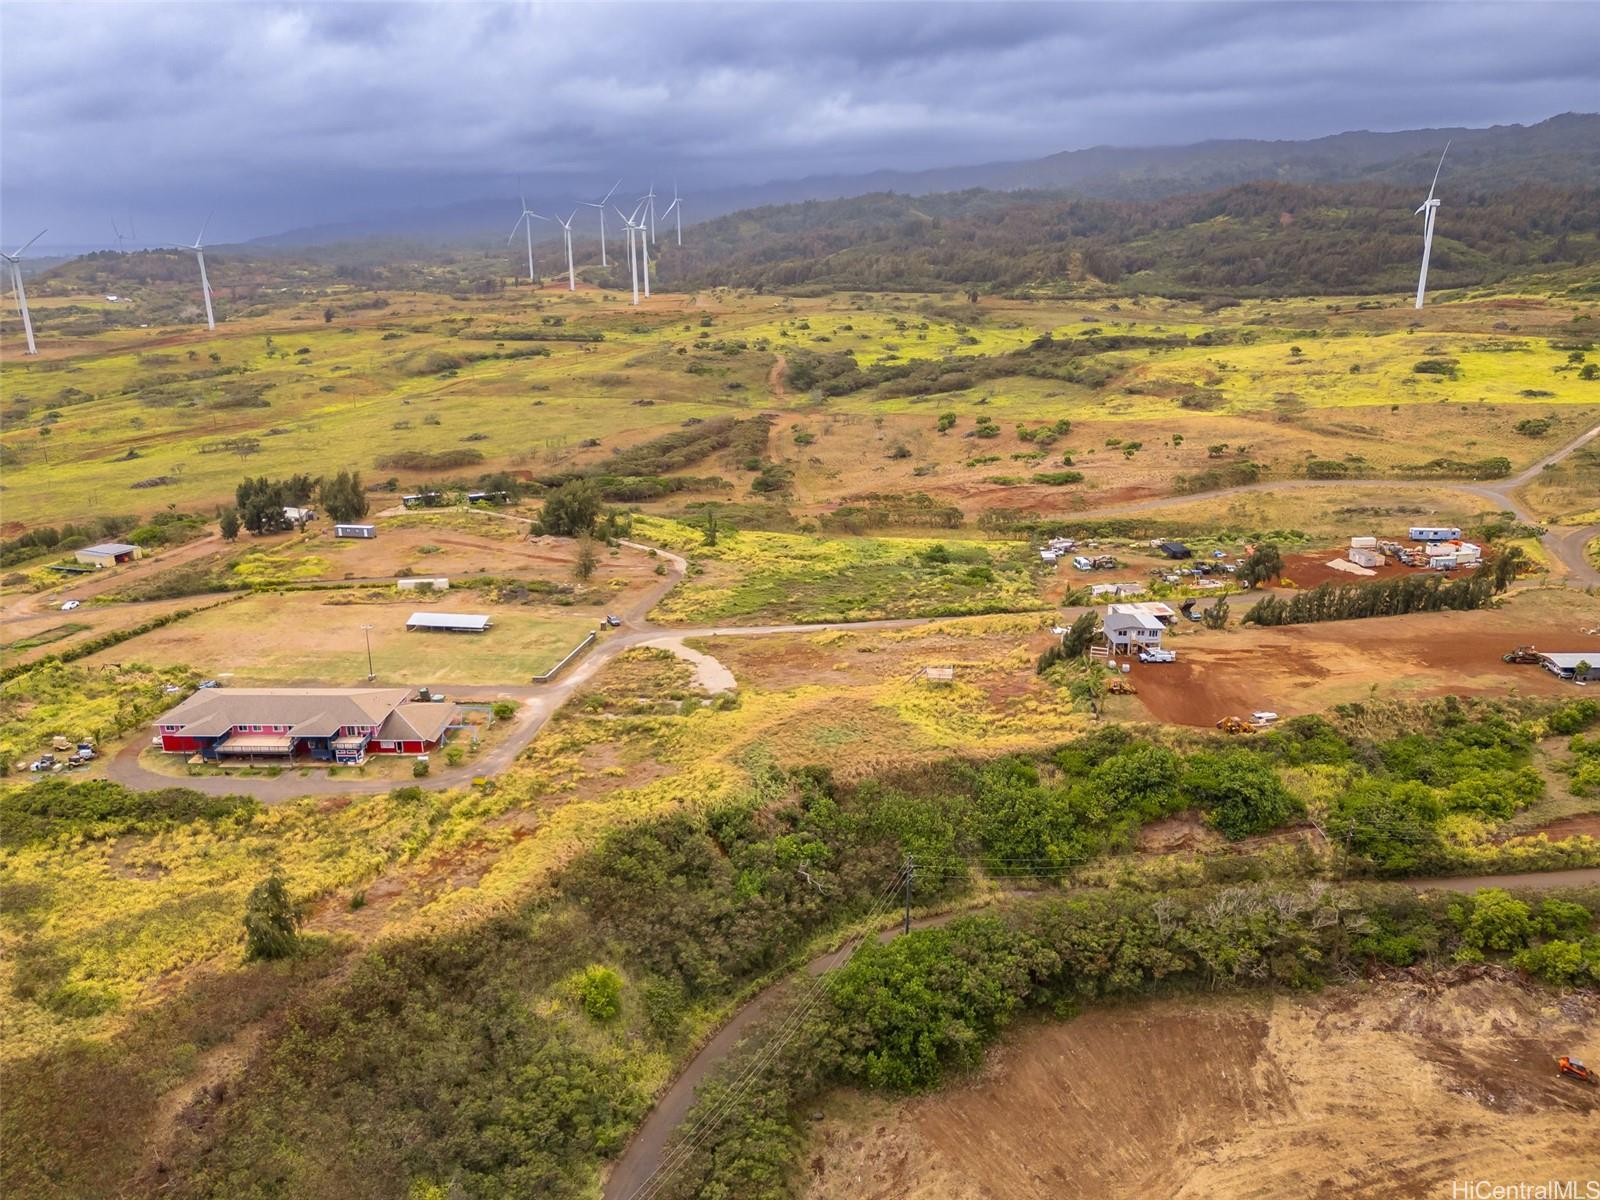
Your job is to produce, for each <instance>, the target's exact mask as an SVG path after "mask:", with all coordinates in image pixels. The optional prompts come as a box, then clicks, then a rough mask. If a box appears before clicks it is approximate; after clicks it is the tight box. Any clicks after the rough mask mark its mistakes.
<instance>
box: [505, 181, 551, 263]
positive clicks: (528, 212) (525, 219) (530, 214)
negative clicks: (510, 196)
mask: <svg viewBox="0 0 1600 1200" xmlns="http://www.w3.org/2000/svg"><path fill="white" fill-rule="evenodd" d="M549 219H550V218H549V217H542V216H540V215H539V214H538V213H536V212H534V211H533V210H532V209H531V208H529V207H528V198H527V197H526V196H524V197H523V198H522V215H521V216H519V217H518V218H517V224H516V225H513V226H512V227H511V234H510V236H508V237H507V238H506V245H508V246H509V245H511V239H512V238H514V237H516V236H517V228H518V226H524V227H526V229H527V234H528V282H529V283H533V282H534V276H533V223H534V222H535V221H548V220H549Z"/></svg>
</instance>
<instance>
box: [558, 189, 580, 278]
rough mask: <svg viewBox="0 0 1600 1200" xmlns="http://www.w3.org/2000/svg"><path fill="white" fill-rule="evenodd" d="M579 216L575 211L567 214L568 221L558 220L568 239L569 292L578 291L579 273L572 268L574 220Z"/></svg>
mask: <svg viewBox="0 0 1600 1200" xmlns="http://www.w3.org/2000/svg"><path fill="white" fill-rule="evenodd" d="M577 215H578V210H577V209H573V210H572V211H571V212H570V213H568V214H567V219H566V220H565V221H563V220H562V219H561V218H560V217H557V218H556V222H557V224H559V225H560V226H561V232H562V233H563V234H564V235H565V236H566V239H567V291H569V292H575V291H577V290H578V273H577V271H575V270H574V269H573V266H572V218H573V217H575V216H577Z"/></svg>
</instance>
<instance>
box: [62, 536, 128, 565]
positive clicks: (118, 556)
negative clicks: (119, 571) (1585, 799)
mask: <svg viewBox="0 0 1600 1200" xmlns="http://www.w3.org/2000/svg"><path fill="white" fill-rule="evenodd" d="M73 557H74V558H76V559H77V560H78V561H79V562H81V563H85V564H87V565H88V566H91V567H110V566H115V565H116V564H117V563H125V562H132V561H133V560H134V559H136V558H143V557H144V551H143V550H141V549H139V547H138V546H130V545H129V544H128V543H127V542H101V543H100V544H99V545H98V546H85V547H84V548H83V549H82V550H79V551H78V552H77V553H76V554H75V555H74V556H73Z"/></svg>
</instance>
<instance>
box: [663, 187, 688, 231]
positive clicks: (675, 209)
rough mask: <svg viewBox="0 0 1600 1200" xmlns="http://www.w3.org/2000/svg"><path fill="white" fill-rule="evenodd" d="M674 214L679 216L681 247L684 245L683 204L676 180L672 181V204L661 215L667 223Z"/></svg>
mask: <svg viewBox="0 0 1600 1200" xmlns="http://www.w3.org/2000/svg"><path fill="white" fill-rule="evenodd" d="M673 213H677V214H678V215H677V217H676V220H677V223H678V245H680V246H681V245H683V202H682V200H681V199H680V198H679V196H678V181H677V180H676V179H674V180H673V181H672V203H671V204H669V205H667V211H666V212H664V213H662V214H661V219H662V220H663V221H665V220H666V219H667V218H668V217H670V216H672V214H673Z"/></svg>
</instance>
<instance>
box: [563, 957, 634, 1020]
mask: <svg viewBox="0 0 1600 1200" xmlns="http://www.w3.org/2000/svg"><path fill="white" fill-rule="evenodd" d="M568 988H569V991H570V994H571V996H572V1000H573V1003H575V1004H577V1006H578V1007H579V1008H581V1009H583V1011H584V1013H585V1014H586V1015H587V1016H588V1018H589V1019H590V1020H591V1021H597V1022H599V1023H601V1024H604V1023H606V1022H607V1021H614V1020H616V1019H617V1017H619V1016H621V1015H622V976H620V975H618V974H617V973H616V972H615V971H613V970H612V969H611V968H610V967H602V966H599V965H598V964H595V965H591V966H587V967H585V968H584V969H583V970H582V971H579V972H578V973H577V974H576V975H574V976H573V977H572V979H571V980H570V981H569V983H568Z"/></svg>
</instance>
